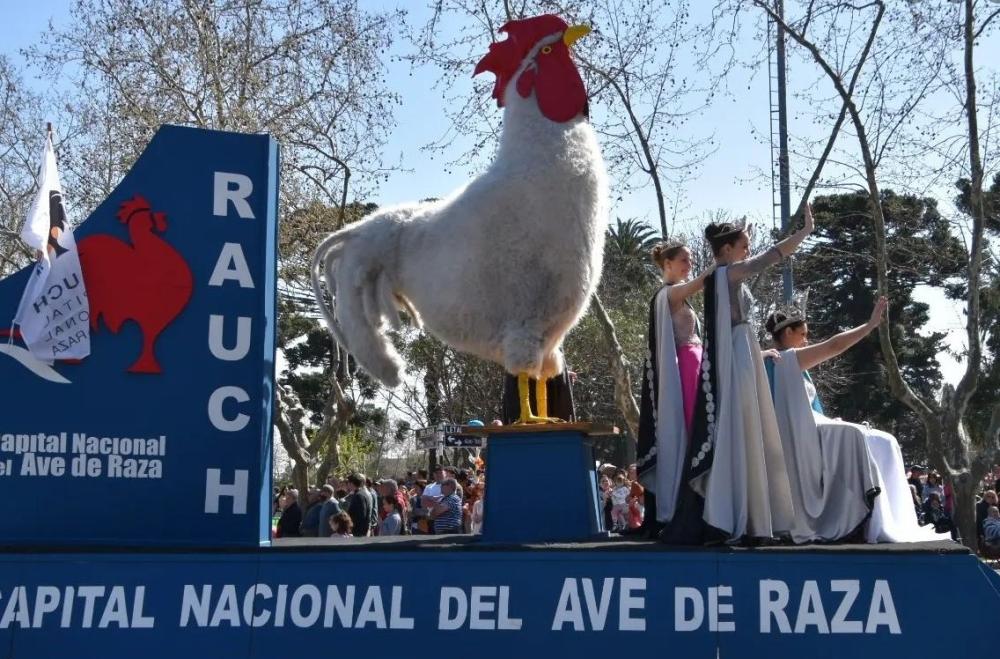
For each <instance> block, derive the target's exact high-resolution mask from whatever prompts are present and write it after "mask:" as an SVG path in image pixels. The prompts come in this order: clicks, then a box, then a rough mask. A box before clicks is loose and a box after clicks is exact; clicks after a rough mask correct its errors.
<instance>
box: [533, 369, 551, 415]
mask: <svg viewBox="0 0 1000 659" xmlns="http://www.w3.org/2000/svg"><path fill="white" fill-rule="evenodd" d="M545 385H546V382H545V379H544V378H538V379H537V380H535V406H536V407H537V408H538V416H548V415H549V388H548V387H547V386H545Z"/></svg>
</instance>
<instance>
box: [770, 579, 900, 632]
mask: <svg viewBox="0 0 1000 659" xmlns="http://www.w3.org/2000/svg"><path fill="white" fill-rule="evenodd" d="M860 589H861V586H860V581H857V580H850V579H834V580H831V581H830V588H829V590H830V592H831V593H842V594H843V596H842V597H841V598H840V601H839V604H838V606H837V609H836V612H835V613H834V616H833V619H832V620H829V621H828V620H827V614H826V610H825V609H824V607H823V599H822V596H821V593H820V585H819V582H817V581H814V580H807V581H805V582H803V584H802V590H801V593H800V594H799V603H798V607H797V612H796V614H795V625H794V631H793V627H792V624H791V622H790V621H789V619H788V614H787V612H786V608H787V607H788V606H789V603H790V599H791V597H790V596H791V592H790V590H789V588H788V584H786V583H785V582H784V581H780V580H777V579H764V580H762V581H761V582H760V585H759V602H760V632H761V633H762V634H770V633H771V622H772V620H773V622H774V623H775V624H776V625H777V627H778V631H779V632H780V633H782V634H791V633H794V634H806V633H809V631H810V628H815V631H816V632H817V633H819V634H831V633H832V634H860V633H862V631H863V633H865V634H876V633H878V632H879V628H880V627H886V628H887V631H888V632H889V633H890V634H901V633H902V629H901V627H900V625H899V617H898V616H897V615H896V605H895V603H894V602H893V599H892V591H891V590H890V588H889V582H888V581H886V580H885V579H876V580H875V584H874V586H873V588H872V593H871V600H870V602H869V606H868V617H867V619H866V620H865V623H864V626H863V630H862V623H861V621H860V620H848V619H847V616H848V614H849V613H850V611H851V606H852V605H853V603H854V601H855V600H856V599H857V597H858V593H859V591H860Z"/></svg>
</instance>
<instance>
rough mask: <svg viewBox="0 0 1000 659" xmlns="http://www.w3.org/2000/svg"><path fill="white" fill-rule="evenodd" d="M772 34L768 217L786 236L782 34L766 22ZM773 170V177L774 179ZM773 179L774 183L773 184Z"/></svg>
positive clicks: (788, 284)
mask: <svg viewBox="0 0 1000 659" xmlns="http://www.w3.org/2000/svg"><path fill="white" fill-rule="evenodd" d="M774 12H775V13H776V14H777V15H778V16H779V17H781V19H782V20H784V18H785V2H784V0H774ZM772 30H773V31H774V43H773V44H769V46H770V47H769V48H768V50H769V51H770V52H771V53H773V58H772V57H768V67H769V68H771V67H773V68H771V71H770V72H769V73H770V75H769V76H768V81H769V85H768V87H769V89H768V92H769V100H770V105H771V107H770V112H771V115H770V116H771V120H770V123H771V205H772V217H773V216H775V215H776V216H778V217H774V219H778V218H780V220H781V232H782V234H787V233H788V230H789V228H790V226H789V225H790V224H791V214H792V207H791V206H792V202H791V185H790V182H789V181H790V177H789V173H788V102H787V101H788V92H787V85H786V83H787V78H786V60H785V31H784V30H783V29H782V28H781V26H780V25H777V24H776V23H774V22H773V21H771V20H770V19H768V35H769V37H770V34H771V31H772ZM775 169H777V177H775ZM775 179H777V180H775ZM781 284H782V287H781V288H782V299H783V300H784V301H785V302H786V303H787V302H790V301H791V299H792V290H793V288H794V282H793V281H792V264H791V261H790V260H789V259H786V260H785V263H784V265H783V266H782V273H781Z"/></svg>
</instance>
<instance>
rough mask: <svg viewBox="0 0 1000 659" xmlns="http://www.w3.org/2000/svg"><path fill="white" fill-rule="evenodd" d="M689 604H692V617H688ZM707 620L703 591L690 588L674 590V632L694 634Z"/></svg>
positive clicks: (678, 587)
mask: <svg viewBox="0 0 1000 659" xmlns="http://www.w3.org/2000/svg"><path fill="white" fill-rule="evenodd" d="M688 602H690V603H691V615H690V616H688V614H687V611H688V606H687V605H688ZM704 620H705V600H704V599H703V598H702V596H701V591H699V590H698V589H697V588H691V587H689V586H677V587H676V588H674V631H677V632H693V631H695V630H696V629H698V628H699V627H701V623H702V622H704Z"/></svg>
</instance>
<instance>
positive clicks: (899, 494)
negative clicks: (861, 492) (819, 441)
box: [840, 421, 951, 542]
mask: <svg viewBox="0 0 1000 659" xmlns="http://www.w3.org/2000/svg"><path fill="white" fill-rule="evenodd" d="M840 423H843V422H842V421H841V422H840ZM858 427H859V428H860V429H861V430H862V432H864V434H865V441H866V442H867V444H868V451H869V453H871V456H872V464H873V467H872V469H873V472H874V476H875V481H876V483H878V486H879V487H880V488H882V494H881V495H880V496H879V497H878V498H877V499H876V500H875V508H874V510H872V518H871V521H869V522H868V532H867V533H866V534H865V539H866V540H868V542H922V541H927V540H951V534H950V533H937V532H935V531H934V526H933V525H932V524H929V525H927V526H920V525H919V524H918V523H917V513H916V510H914V508H913V497H912V496H911V494H910V484H909V483H908V482H907V481H906V467H905V465H904V464H903V452H902V451H901V450H900V448H899V442H897V441H896V438H895V437H893V436H892V435H890V434H889V433H887V432H883V431H881V430H875V429H874V428H868V427H866V426H858Z"/></svg>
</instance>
